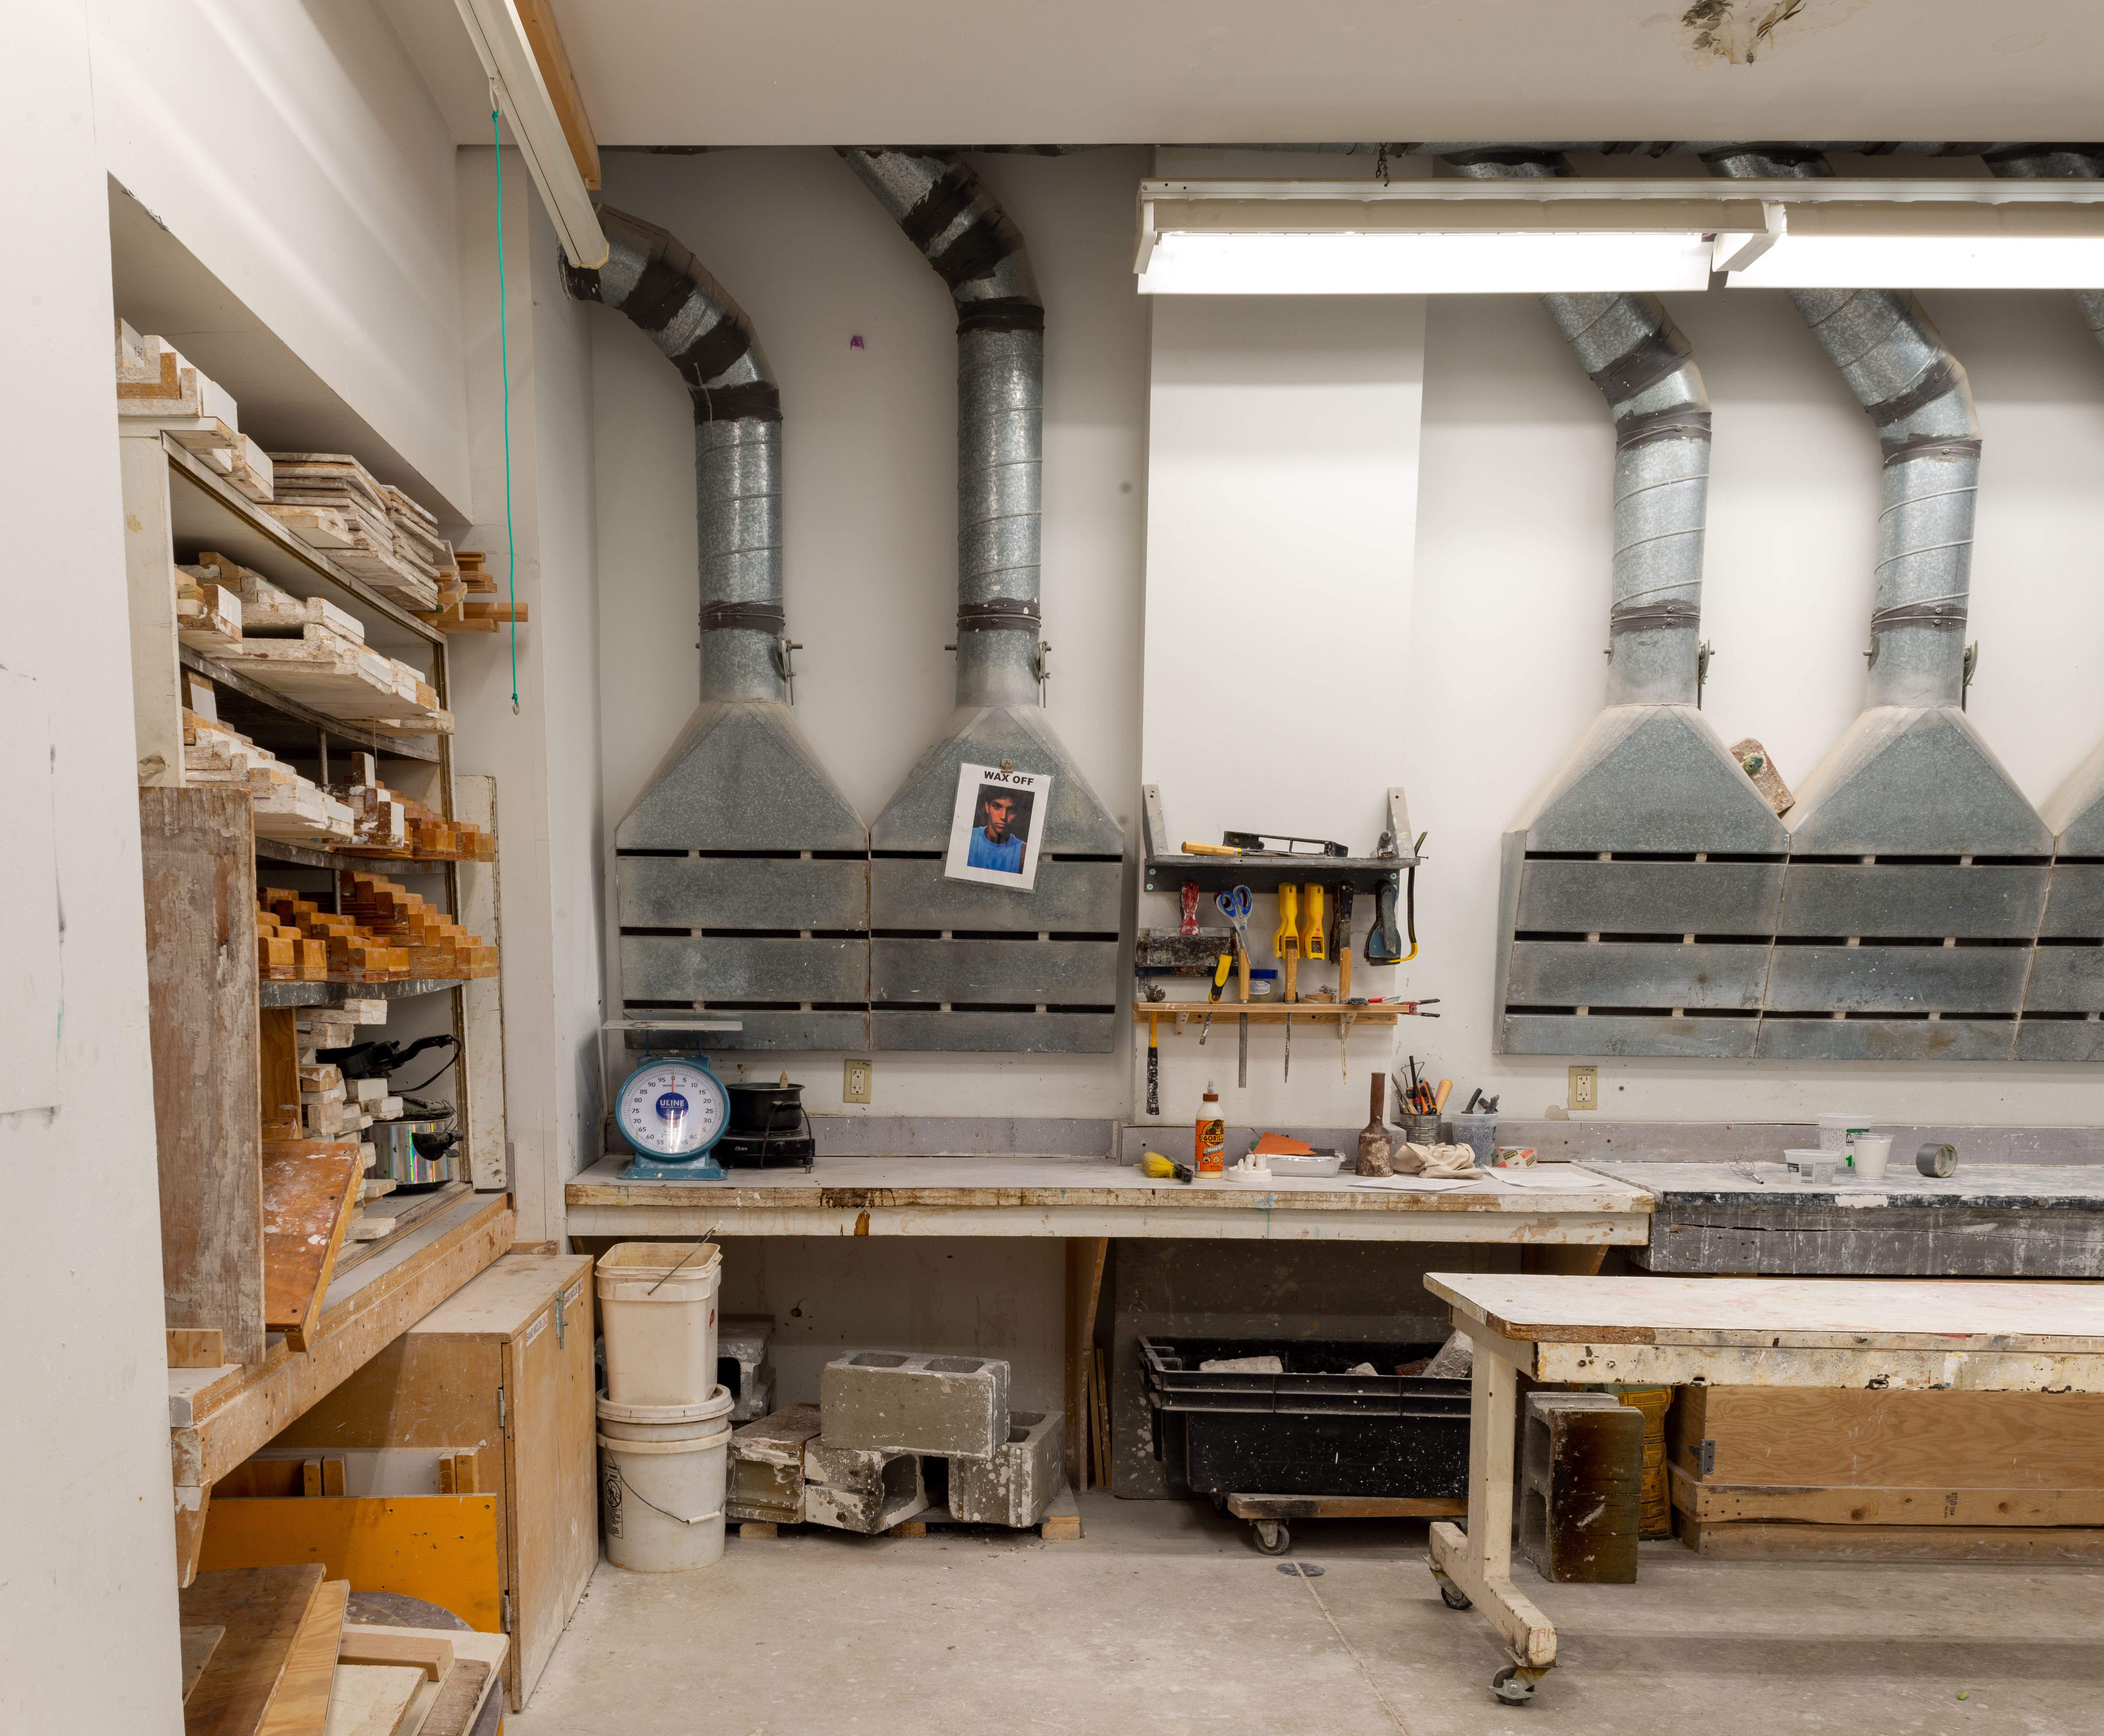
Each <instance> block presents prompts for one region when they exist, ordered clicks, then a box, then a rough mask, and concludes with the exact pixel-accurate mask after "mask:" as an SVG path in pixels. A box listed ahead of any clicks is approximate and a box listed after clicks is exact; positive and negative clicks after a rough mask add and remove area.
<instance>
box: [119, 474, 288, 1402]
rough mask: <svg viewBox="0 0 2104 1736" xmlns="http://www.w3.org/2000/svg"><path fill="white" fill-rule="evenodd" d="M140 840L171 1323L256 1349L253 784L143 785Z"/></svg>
mask: <svg viewBox="0 0 2104 1736" xmlns="http://www.w3.org/2000/svg"><path fill="white" fill-rule="evenodd" d="M165 468H166V466H165V464H164V465H163V469H164V470H165ZM164 560H165V556H164ZM163 588H165V587H163ZM139 841H140V853H141V857H142V865H143V868H144V871H145V908H146V986H147V992H148V993H149V996H150V997H151V1002H152V1017H151V1019H150V1020H149V1037H150V1040H151V1046H152V1051H153V1058H154V1137H155V1144H156V1146H157V1148H158V1154H159V1158H160V1180H161V1281H162V1288H163V1292H164V1294H165V1296H166V1298H167V1324H168V1325H170V1326H176V1327H216V1328H219V1330H220V1331H221V1332H222V1333H224V1334H225V1341H226V1354H227V1357H228V1359H230V1361H233V1362H236V1363H252V1362H255V1361H257V1360H258V1359H261V1356H262V1354H263V1341H264V1330H263V1199H262V1185H261V1171H260V1167H259V1163H260V1156H261V1130H260V1127H259V1123H258V1119H257V1113H256V1107H257V1104H258V1102H259V1101H260V1099H259V1096H258V1090H259V1087H258V1083H257V1070H258V1056H257V1041H258V1038H257V1027H256V942H255V926H256V923H255V908H256V845H255V834H254V832H253V830H252V823H251V819H250V810H249V797H248V792H247V790H245V789H240V788H234V787H233V786H230V785H227V784H199V785H195V786H193V787H190V788H154V789H142V790H140V792H139Z"/></svg>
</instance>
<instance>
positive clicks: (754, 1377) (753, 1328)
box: [716, 1314, 774, 1422]
mask: <svg viewBox="0 0 2104 1736" xmlns="http://www.w3.org/2000/svg"><path fill="white" fill-rule="evenodd" d="M773 1334H774V1316H773V1314H725V1315H724V1317H723V1318H722V1319H720V1321H719V1322H717V1323H716V1378H717V1379H718V1380H719V1381H721V1382H722V1383H723V1384H724V1386H728V1387H729V1389H730V1391H731V1396H732V1398H733V1399H735V1400H736V1401H737V1402H736V1403H735V1404H734V1405H733V1407H732V1409H731V1413H730V1420H731V1421H733V1422H750V1421H752V1420H753V1419H754V1418H756V1417H764V1416H765V1415H766V1414H767V1406H766V1404H765V1403H764V1401H763V1400H761V1399H760V1396H759V1392H758V1388H759V1387H760V1386H761V1385H762V1383H763V1382H765V1381H768V1379H769V1370H767V1369H766V1368H764V1366H763V1364H764V1363H765V1362H766V1360H767V1346H768V1341H769V1339H771V1338H772V1337H773Z"/></svg>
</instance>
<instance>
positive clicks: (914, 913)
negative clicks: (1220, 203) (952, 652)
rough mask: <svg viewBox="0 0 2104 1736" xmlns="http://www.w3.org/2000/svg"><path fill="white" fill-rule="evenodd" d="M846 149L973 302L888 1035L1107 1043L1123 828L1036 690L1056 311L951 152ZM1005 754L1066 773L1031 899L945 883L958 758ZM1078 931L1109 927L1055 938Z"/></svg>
mask: <svg viewBox="0 0 2104 1736" xmlns="http://www.w3.org/2000/svg"><path fill="white" fill-rule="evenodd" d="M840 156H841V158H843V159H844V160H845V162H846V163H847V165H848V167H849V168H851V169H852V170H854V173H855V174H856V176H858V178H859V179H860V180H861V181H863V185H866V186H867V187H868V188H869V190H871V192H872V193H873V194H876V198H877V200H878V202H879V203H881V204H882V205H883V207H884V208H885V210H886V211H887V212H889V213H890V215H891V216H892V218H893V219H894V221H896V222H897V223H898V226H899V227H900V229H901V230H903V231H904V233H905V234H906V236H907V239H909V240H911V241H912V243H913V244H914V246H915V247H916V248H918V249H919V251H920V252H921V255H922V257H925V259H926V260H927V261H928V263H929V266H932V267H933V268H934V270H935V271H936V273H937V274H938V275H939V276H940V277H941V278H942V279H943V283H945V284H946V285H947V288H948V289H949V292H950V296H951V299H952V301H953V303H954V304H955V306H956V312H957V708H956V711H955V712H953V713H952V716H951V717H950V720H949V721H948V723H947V725H945V726H944V729H943V734H942V735H941V737H940V738H939V739H938V740H937V741H936V742H935V743H934V746H932V747H931V748H929V750H928V751H927V752H925V753H924V754H923V755H922V756H921V759H920V761H919V762H918V763H917V764H916V765H915V766H914V768H913V770H912V772H910V773H909V774H907V779H906V781H905V783H903V785H901V787H900V788H899V790H898V793H897V794H896V795H894V797H892V798H891V801H890V802H889V804H888V805H887V806H886V807H885V810H884V811H883V813H882V814H880V815H879V816H878V817H877V819H876V824H875V825H874V826H872V827H871V832H870V843H871V849H872V850H873V852H874V859H873V860H872V861H871V877H870V920H871V925H872V926H873V927H874V928H875V929H876V930H878V931H879V932H878V935H877V937H876V939H874V940H873V941H872V943H871V956H870V1002H871V1042H873V1043H874V1045H875V1046H876V1047H877V1048H880V1049H920V1050H942V1051H983V1052H1018V1051H1023V1052H1032V1053H1054V1054H1105V1053H1108V1051H1109V1050H1110V1049H1111V1047H1112V1043H1113V1042H1114V1041H1115V1038H1116V1033H1117V1024H1118V1018H1117V1015H1118V1008H1117V1005H1116V1002H1117V997H1118V993H1119V984H1120V971H1119V960H1118V947H1117V938H1116V937H1117V932H1118V919H1119V905H1120V898H1121V882H1122V876H1123V868H1122V865H1121V859H1122V857H1123V855H1124V850H1125V838H1124V833H1123V832H1122V830H1121V828H1120V827H1119V825H1118V823H1117V819H1115V818H1114V817H1113V816H1112V814H1111V812H1110V810H1108V808H1107V807H1105V806H1104V805H1103V802H1102V801H1101V800H1100V799H1099V797H1097V795H1096V793H1095V792H1094V790H1093V789H1092V788H1090V785H1089V781H1088V779H1086V778H1085V776H1084V775H1083V774H1082V772H1081V767H1080V766H1079V765H1077V764H1076V762H1075V761H1074V758H1073V756H1072V755H1071V754H1070V753H1068V751H1067V749H1066V748H1065V746H1064V745H1063V743H1061V742H1060V740H1059V736H1058V734H1056V733H1055V732H1054V730H1053V728H1052V725H1051V723H1050V720H1049V719H1048V718H1047V717H1046V716H1045V712H1044V711H1043V709H1042V708H1041V705H1040V703H1039V694H1040V687H1041V681H1040V675H1041V667H1042V666H1041V662H1040V655H1041V649H1042V642H1041V640H1040V637H1039V633H1040V631H1041V614H1040V608H1039V597H1038V591H1039V573H1038V567H1039V526H1038V511H1039V498H1040V482H1041V469H1042V465H1043V458H1044V437H1043V421H1044V401H1045V400H1044V393H1045V310H1044V306H1043V304H1042V302H1041V301H1040V300H1039V297H1038V293H1037V285H1036V279H1035V278H1034V276H1033V275H1032V271H1031V269H1030V257H1029V254H1028V253H1027V251H1026V250H1025V248H1024V246H1023V237H1022V235H1021V234H1019V232H1018V231H1017V230H1016V227H1015V225H1014V223H1012V222H1011V221H1010V220H1009V218H1008V216H1007V215H1006V213H1005V212H1003V211H1002V210H1001V207H1000V205H999V204H998V203H996V201H995V199H994V198H993V196H992V194H991V193H989V192H988V191H987V189H986V187H985V185H983V183H982V182H981V181H980V180H979V178H978V176H977V175H975V174H974V172H972V170H971V169H970V167H968V166H967V165H966V164H965V163H964V162H963V161H962V160H961V158H958V157H956V155H955V154H951V153H947V152H931V151H925V150H874V149H871V150H856V149H846V148H843V149H842V150H840ZM1002 761H1009V762H1010V763H1011V764H1012V765H1013V766H1014V769H1015V770H1018V771H1027V772H1038V773H1046V774H1050V776H1051V777H1052V779H1054V782H1053V785H1052V800H1051V802H1050V811H1049V813H1048V814H1046V815H1045V817H1044V819H1043V822H1042V823H1043V826H1044V832H1043V843H1042V846H1041V849H1042V855H1041V858H1040V860H1039V865H1038V870H1037V883H1036V890H1035V891H1033V892H1031V893H1027V894H1026V893H1015V892H1008V891H1005V890H1001V889H1000V888H997V887H993V886H979V885H974V884H971V883H969V882H965V881H951V880H946V879H944V878H943V864H942V860H941V856H942V853H943V851H944V850H946V849H947V846H948V844H949V838H950V817H951V813H952V808H953V806H954V804H955V801H956V788H957V769H958V767H959V766H961V765H965V764H967V763H969V764H973V765H1000V764H1001V763H1002ZM1077 858H1078V859H1077ZM892 930H915V931H917V933H916V934H915V935H911V936H908V935H896V934H894V933H891V932H889V931H892ZM959 931H968V932H969V933H970V935H972V936H973V937H974V938H970V939H965V938H962V937H961V935H960V932H959ZM1073 934H1087V935H1097V936H1101V937H1102V938H1099V939H1064V938H1061V939H1054V938H1052V936H1054V935H1073ZM930 935H932V936H933V937H932V938H929V936H930ZM990 935H1002V936H1005V937H1007V938H1004V939H989V938H986V937H987V936H990Z"/></svg>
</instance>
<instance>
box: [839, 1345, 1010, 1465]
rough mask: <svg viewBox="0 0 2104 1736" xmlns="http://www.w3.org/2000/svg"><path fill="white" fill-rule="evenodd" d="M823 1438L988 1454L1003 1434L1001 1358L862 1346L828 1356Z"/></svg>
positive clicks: (1004, 1370)
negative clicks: (832, 1356)
mask: <svg viewBox="0 0 2104 1736" xmlns="http://www.w3.org/2000/svg"><path fill="white" fill-rule="evenodd" d="M818 1408H819V1410H820V1411H821V1412H823V1414H824V1416H825V1419H826V1429H825V1439H826V1444H827V1445H828V1446H833V1447H866V1448H877V1449H880V1450H882V1451H885V1452H891V1453H929V1454H931V1455H933V1456H934V1457H939V1458H948V1459H956V1458H963V1459H987V1458H991V1457H993V1453H994V1449H995V1448H997V1447H999V1446H1000V1445H1001V1444H1002V1443H1003V1442H1005V1440H1007V1439H1008V1364H1007V1363H1005V1362H1003V1361H1001V1359H998V1358H995V1357H987V1356H934V1355H928V1354H907V1353H905V1352H903V1351H898V1350H863V1351H858V1352H856V1353H854V1354H850V1355H847V1356H843V1357H840V1358H839V1359H837V1360H836V1361H833V1362H830V1363H827V1364H826V1366H825V1367H824V1368H822V1370H821V1371H820V1372H819V1375H818Z"/></svg>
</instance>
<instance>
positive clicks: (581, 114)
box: [515, 0, 599, 621]
mask: <svg viewBox="0 0 2104 1736" xmlns="http://www.w3.org/2000/svg"><path fill="white" fill-rule="evenodd" d="M515 4H516V5H517V7H518V8H519V24H520V25H521V26H522V27H523V28H524V30H525V32H526V44H527V46H528V47H529V48H531V49H532V50H533V63H534V65H537V66H538V67H539V68H540V69H541V82H542V83H543V84H545V85H546V86H547V87H548V100H549V101H550V103H551V104H552V105H554V107H555V118H556V119H557V120H558V121H559V122H561V123H562V127H563V136H564V139H565V140H567V141H568V143H569V147H570V156H571V158H572V159H573V161H574V162H575V163H577V173H578V174H579V175H580V176H582V177H583V179H584V184H585V185H586V186H587V187H589V188H590V189H591V190H592V191H593V192H595V193H596V192H598V191H599V141H597V140H596V139H595V138H594V137H593V136H592V126H591V117H590V116H588V115H587V114H586V113H585V100H584V96H583V94H582V92H581V91H579V90H578V89H577V74H575V73H574V72H573V71H572V70H571V69H570V56H569V53H568V51H567V50H566V49H565V48H564V47H563V33H562V32H561V31H560V30H559V29H556V28H555V8H554V7H551V6H550V5H549V4H548V3H547V0H515ZM525 618H526V612H525V610H524V609H520V610H519V619H521V620H522V621H523V620H524V619H525Z"/></svg>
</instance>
